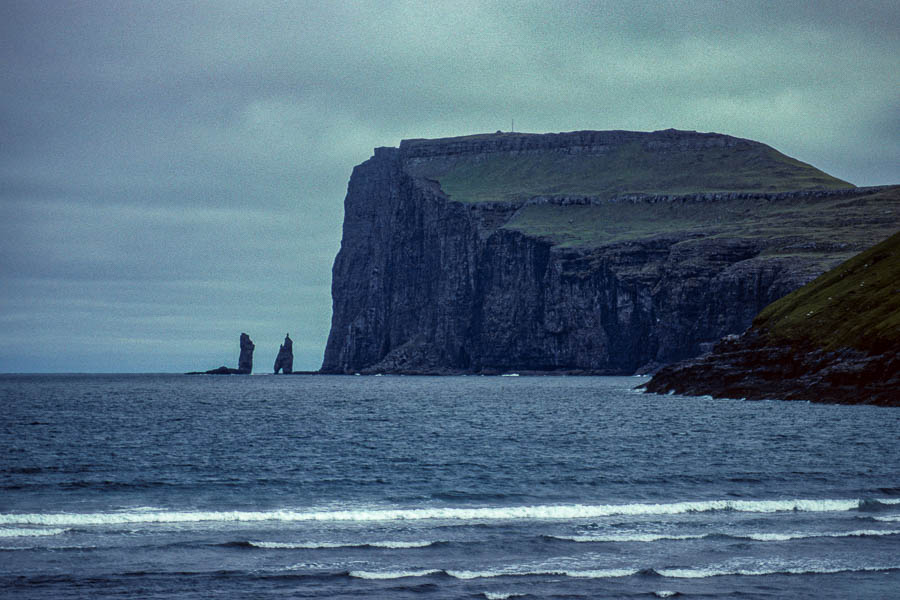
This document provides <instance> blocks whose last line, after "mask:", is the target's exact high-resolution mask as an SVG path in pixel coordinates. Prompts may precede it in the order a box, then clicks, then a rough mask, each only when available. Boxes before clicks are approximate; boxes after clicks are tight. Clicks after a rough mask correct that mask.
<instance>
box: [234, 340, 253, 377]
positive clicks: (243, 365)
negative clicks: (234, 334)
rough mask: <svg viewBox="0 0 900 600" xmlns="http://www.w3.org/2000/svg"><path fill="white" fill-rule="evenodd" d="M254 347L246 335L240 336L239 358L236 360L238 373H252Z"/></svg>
mask: <svg viewBox="0 0 900 600" xmlns="http://www.w3.org/2000/svg"><path fill="white" fill-rule="evenodd" d="M254 348H256V346H255V345H254V344H253V342H252V341H251V340H250V336H249V335H247V334H246V333H242V334H241V356H240V358H238V368H237V370H238V371H239V372H240V373H250V372H251V371H253V349H254Z"/></svg>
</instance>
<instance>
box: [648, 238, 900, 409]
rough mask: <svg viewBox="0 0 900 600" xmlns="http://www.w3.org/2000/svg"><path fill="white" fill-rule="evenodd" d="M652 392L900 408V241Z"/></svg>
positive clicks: (865, 256) (814, 287)
mask: <svg viewBox="0 0 900 600" xmlns="http://www.w3.org/2000/svg"><path fill="white" fill-rule="evenodd" d="M645 387H646V389H647V391H649V392H655V393H660V394H665V393H669V392H672V393H677V394H686V395H695V396H697V395H711V396H713V397H726V398H747V399H751V400H764V399H782V400H807V401H810V402H827V403H840V404H875V405H882V406H900V233H898V234H895V235H893V236H892V237H890V238H889V239H887V240H886V241H884V242H882V243H880V244H878V245H876V246H874V247H873V248H871V249H870V250H868V251H866V252H863V253H862V254H860V255H858V256H856V257H854V258H852V259H851V260H849V261H847V262H845V263H843V264H841V265H840V266H838V267H837V268H835V269H832V270H831V271H828V272H827V273H825V274H824V275H822V276H821V277H819V278H818V279H816V280H815V281H813V282H811V283H809V284H808V285H806V286H804V287H802V288H800V289H799V290H797V291H795V292H793V293H792V294H790V295H788V296H786V297H784V298H782V299H781V300H779V301H777V302H775V303H773V304H771V305H770V306H768V307H766V309H765V310H763V311H762V312H761V313H760V315H759V316H758V317H757V318H756V319H755V320H754V322H753V326H752V327H751V328H750V329H748V330H747V331H746V332H744V333H743V334H742V335H740V336H737V335H733V336H729V337H727V338H725V339H723V340H722V341H721V342H719V343H718V344H716V346H715V348H714V350H713V352H712V353H710V354H708V355H706V356H703V357H701V358H697V359H694V360H688V361H685V362H680V363H677V364H674V365H669V366H667V367H665V368H663V369H662V370H660V371H659V372H658V373H657V374H656V375H655V376H654V377H653V379H651V380H650V381H649V382H648V383H647V384H646V385H645Z"/></svg>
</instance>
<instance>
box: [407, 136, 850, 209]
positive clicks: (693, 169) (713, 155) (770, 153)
mask: <svg viewBox="0 0 900 600" xmlns="http://www.w3.org/2000/svg"><path fill="white" fill-rule="evenodd" d="M435 167H436V169H435V170H436V171H437V172H432V173H424V172H423V174H425V175H426V176H428V177H430V178H433V179H436V180H437V181H439V182H440V184H441V188H442V189H443V191H444V192H445V193H446V194H448V195H449V196H450V197H451V198H453V199H454V200H457V201H461V202H504V201H515V200H522V199H527V198H532V197H534V196H552V195H562V196H571V195H575V196H597V197H602V198H606V197H613V196H617V195H621V194H629V193H646V194H689V193H695V192H732V191H745V192H781V191H793V190H800V189H824V190H828V189H844V188H852V187H853V185H852V184H849V183H847V182H846V181H841V180H840V179H837V178H835V177H832V176H830V175H828V174H827V173H824V172H822V171H820V170H818V169H816V168H815V167H813V166H811V165H808V164H806V163H803V162H800V161H798V160H796V159H793V158H791V157H789V156H785V155H784V154H782V153H780V152H778V151H777V150H775V149H774V148H771V147H769V146H766V145H765V144H760V143H756V142H748V143H741V144H737V145H735V146H732V147H713V148H689V149H680V150H668V151H658V150H657V151H654V150H649V149H647V148H646V147H645V146H644V145H643V144H642V143H640V142H630V143H624V144H622V145H620V146H617V147H614V148H612V149H611V150H610V151H608V152H604V153H600V154H592V153H585V154H569V153H567V152H560V151H555V150H546V151H540V152H529V153H522V154H506V153H497V154H495V155H487V156H483V155H482V156H474V157H463V158H459V159H458V160H454V161H453V162H452V163H451V164H446V163H436V164H435Z"/></svg>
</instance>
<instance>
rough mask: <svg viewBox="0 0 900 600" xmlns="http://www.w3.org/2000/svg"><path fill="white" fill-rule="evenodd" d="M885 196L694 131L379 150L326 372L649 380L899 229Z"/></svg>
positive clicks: (349, 226)
mask: <svg viewBox="0 0 900 600" xmlns="http://www.w3.org/2000/svg"><path fill="white" fill-rule="evenodd" d="M883 192H884V191H883V190H877V189H857V188H854V186H853V185H851V184H849V183H847V182H844V181H841V180H838V179H835V178H834V177H831V176H829V175H827V174H826V173H823V172H822V171H819V170H818V169H815V168H814V167H812V166H810V165H808V164H805V163H802V162H800V161H798V160H796V159H793V158H790V157H788V156H785V155H784V154H781V153H780V152H778V151H777V150H775V149H773V148H771V147H769V146H766V145H765V144H761V143H759V142H754V141H751V140H746V139H740V138H735V137H731V136H727V135H721V134H715V133H697V132H692V131H675V130H666V131H657V132H652V133H642V132H628V131H582V132H572V133H562V134H520V133H497V134H486V135H475V136H467V137H462V138H448V139H439V140H404V141H403V142H402V143H401V144H400V147H399V148H376V150H375V153H374V156H373V157H372V158H370V159H369V160H367V161H366V162H364V163H362V164H361V165H358V166H357V167H356V168H354V170H353V174H352V176H351V178H350V183H349V186H348V190H347V196H346V200H345V203H344V226H343V239H342V241H341V249H340V252H339V253H338V255H337V258H336V259H335V263H334V268H333V277H332V299H333V316H332V325H331V332H330V334H329V337H328V344H327V347H326V350H325V357H324V361H323V365H322V371H323V372H325V373H353V372H362V373H375V372H392V373H466V372H468V373H497V372H507V371H518V372H525V371H542V372H557V373H595V374H630V373H634V372H636V371H649V370H652V369H654V368H656V367H658V366H659V365H662V364H666V363H670V362H672V361H675V360H680V359H684V358H688V357H691V356H696V355H698V354H699V353H701V352H702V351H704V350H706V349H707V348H709V347H710V346H711V345H712V344H713V343H714V342H715V341H716V340H718V339H719V338H721V337H722V336H724V335H726V334H731V333H739V332H741V331H743V330H744V329H745V328H746V327H747V326H748V325H749V324H750V322H751V321H752V319H753V317H754V316H755V315H756V314H757V313H758V312H759V311H760V310H761V309H762V308H763V307H764V306H766V305H768V304H769V303H771V302H772V301H774V300H776V299H778V298H780V297H782V296H784V295H785V294H787V293H789V292H791V291H792V290H794V289H797V288H798V287H800V286H801V285H803V284H805V283H807V282H808V281H810V280H812V279H813V278H814V277H816V276H817V275H819V274H820V273H822V272H823V271H825V270H826V269H828V268H830V267H832V266H834V265H835V264H837V263H839V262H841V261H842V260H845V259H847V258H849V257H850V256H851V255H853V254H855V253H857V252H859V251H861V250H863V249H865V248H867V247H868V246H869V245H871V244H872V243H873V242H874V241H876V240H878V239H880V238H883V237H886V236H887V235H889V234H890V233H893V231H894V229H895V227H896V223H897V222H898V217H900V212H898V205H900V200H898V196H897V194H896V193H893V195H891V194H890V193H887V194H886V193H883Z"/></svg>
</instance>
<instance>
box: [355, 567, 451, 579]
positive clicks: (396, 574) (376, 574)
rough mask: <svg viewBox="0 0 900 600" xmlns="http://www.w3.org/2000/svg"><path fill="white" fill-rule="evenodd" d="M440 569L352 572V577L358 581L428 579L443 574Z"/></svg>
mask: <svg viewBox="0 0 900 600" xmlns="http://www.w3.org/2000/svg"><path fill="white" fill-rule="evenodd" d="M441 572H442V571H441V570H440V569H423V570H420V571H350V573H349V575H350V577H356V578H358V579H403V578H405V577H427V576H428V575H435V574H437V573H441Z"/></svg>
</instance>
